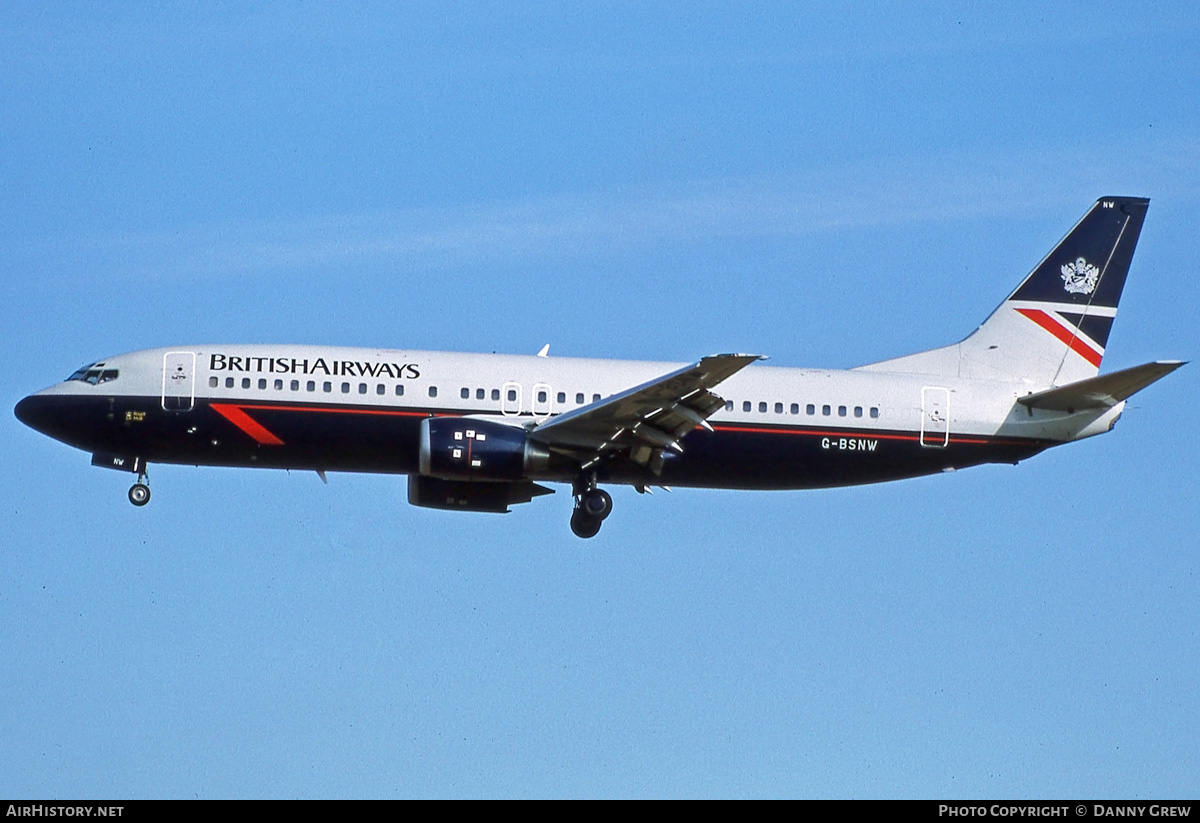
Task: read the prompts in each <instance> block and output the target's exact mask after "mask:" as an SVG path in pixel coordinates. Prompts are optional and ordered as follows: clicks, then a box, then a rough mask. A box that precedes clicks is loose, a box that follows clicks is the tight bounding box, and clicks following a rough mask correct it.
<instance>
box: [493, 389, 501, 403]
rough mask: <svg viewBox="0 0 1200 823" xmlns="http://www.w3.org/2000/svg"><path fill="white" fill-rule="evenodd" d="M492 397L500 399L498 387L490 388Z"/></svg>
mask: <svg viewBox="0 0 1200 823" xmlns="http://www.w3.org/2000/svg"><path fill="white" fill-rule="evenodd" d="M492 399H493V400H499V399H500V390H499V389H492Z"/></svg>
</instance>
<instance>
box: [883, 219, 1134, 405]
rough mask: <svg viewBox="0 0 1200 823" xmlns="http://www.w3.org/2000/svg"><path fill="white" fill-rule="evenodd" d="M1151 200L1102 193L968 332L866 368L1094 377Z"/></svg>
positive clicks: (1043, 378) (1060, 380) (1038, 380)
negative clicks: (949, 343)
mask: <svg viewBox="0 0 1200 823" xmlns="http://www.w3.org/2000/svg"><path fill="white" fill-rule="evenodd" d="M1149 203H1150V201H1149V200H1147V199H1145V198H1140V197H1102V198H1100V199H1099V200H1097V201H1096V203H1095V205H1093V206H1092V207H1091V208H1090V209H1089V210H1088V212H1087V214H1085V215H1084V216H1083V218H1082V219H1081V220H1080V221H1079V222H1078V223H1076V224H1075V227H1074V228H1073V229H1071V231H1070V232H1068V233H1067V236H1066V237H1064V238H1063V239H1062V240H1061V241H1059V243H1058V245H1057V246H1055V247H1054V250H1053V251H1051V252H1050V253H1049V254H1048V255H1046V257H1045V258H1044V259H1043V260H1042V262H1040V263H1039V264H1038V265H1037V266H1036V267H1035V268H1034V270H1033V272H1032V273H1030V275H1029V276H1028V277H1026V278H1025V280H1024V282H1022V283H1021V285H1020V286H1018V287H1017V289H1016V291H1014V292H1013V293H1012V294H1011V295H1010V296H1009V298H1008V299H1007V300H1005V301H1004V302H1003V303H1001V304H1000V306H999V307H998V308H997V309H996V310H995V311H994V312H992V314H991V316H989V317H988V319H987V320H985V321H984V323H983V325H981V326H980V327H979V328H978V329H976V330H975V332H974V333H973V334H971V336H970V337H968V338H967V339H966V340H964V341H962V342H961V343H959V344H957V345H955V346H948V347H946V348H944V349H936V350H934V351H930V352H924V353H922V354H916V355H910V356H909V357H901V358H897V359H895V360H887V361H884V362H882V363H875V364H872V365H870V366H865V367H863V368H864V369H867V370H872V371H897V372H899V371H911V372H916V373H933V374H949V375H957V376H961V377H974V378H985V379H998V380H1020V381H1024V382H1028V383H1031V384H1037V385H1042V386H1061V385H1065V384H1068V383H1074V382H1076V381H1078V380H1086V379H1087V378H1090V377H1095V376H1096V375H1097V374H1098V373H1099V371H1100V361H1101V360H1102V359H1103V357H1104V349H1105V346H1106V345H1108V334H1109V331H1110V330H1111V329H1112V324H1113V319H1114V318H1115V317H1116V316H1117V304H1118V302H1120V299H1121V292H1122V290H1123V289H1124V288H1125V277H1126V276H1127V275H1128V274H1129V264H1130V261H1131V260H1132V259H1133V251H1134V248H1135V247H1136V246H1137V240H1138V235H1139V234H1140V233H1141V230H1142V222H1143V221H1144V220H1145V218H1146V209H1147V207H1148V205H1149Z"/></svg>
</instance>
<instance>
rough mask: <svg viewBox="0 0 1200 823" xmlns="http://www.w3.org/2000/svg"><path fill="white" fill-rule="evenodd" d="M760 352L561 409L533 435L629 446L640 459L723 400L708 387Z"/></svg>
mask: <svg viewBox="0 0 1200 823" xmlns="http://www.w3.org/2000/svg"><path fill="white" fill-rule="evenodd" d="M760 359H762V358H761V356H760V355H756V354H716V355H711V356H709V357H703V358H701V359H700V360H699V361H698V362H696V363H693V364H692V365H690V366H685V367H683V368H682V369H679V370H677V371H673V372H670V373H669V374H665V375H663V376H661V377H657V378H655V379H654V380H651V381H649V382H646V383H643V384H641V385H640V386H634V387H633V388H631V389H627V390H625V391H623V392H619V393H617V394H614V395H612V396H611V397H607V398H604V399H603V400H598V401H596V402H595V403H592V404H590V405H587V406H582V407H580V408H578V409H574V410H572V411H569V412H566V413H564V414H560V415H559V416H557V417H555V418H554V419H552V420H549V421H547V422H545V423H543V424H542V425H540V426H537V427H536V428H534V429H533V430H532V431H531V432H530V437H531V438H532V439H534V440H536V441H538V442H539V443H542V444H543V445H545V446H547V447H548V448H551V449H556V450H560V451H563V450H565V451H585V452H595V453H604V452H612V451H628V452H629V453H630V456H631V458H632V459H634V461H635V462H638V463H648V462H650V461H651V460H652V459H653V458H654V456H655V454H656V453H661V450H662V449H674V450H676V451H679V450H680V447H679V440H680V439H682V438H683V436H684V435H686V434H687V433H688V432H690V431H692V430H693V429H694V428H696V427H697V426H702V427H706V426H707V420H708V418H709V417H711V416H712V415H713V414H715V413H716V412H717V410H718V409H720V408H721V407H722V406H724V404H725V401H724V400H722V399H721V398H720V397H718V396H717V395H716V394H714V393H713V392H712V391H710V389H712V388H713V387H715V386H716V385H717V384H719V383H721V382H722V381H724V380H726V379H727V378H729V377H730V376H732V375H734V374H736V373H737V372H739V371H741V370H742V369H744V368H745V367H746V366H748V365H750V364H751V363H753V362H754V361H756V360H760Z"/></svg>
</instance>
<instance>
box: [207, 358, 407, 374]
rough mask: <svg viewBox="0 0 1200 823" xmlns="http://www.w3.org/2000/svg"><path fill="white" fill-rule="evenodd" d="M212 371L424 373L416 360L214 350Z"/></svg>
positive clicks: (211, 359) (209, 363)
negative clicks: (375, 360)
mask: <svg viewBox="0 0 1200 823" xmlns="http://www.w3.org/2000/svg"><path fill="white" fill-rule="evenodd" d="M208 368H209V371H236V372H269V373H271V374H325V375H330V376H333V377H390V378H392V379H393V380H400V379H404V378H408V379H410V380H415V379H417V378H418V377H420V376H421V369H420V366H418V364H416V363H381V362H379V363H373V362H371V361H369V360H326V359H325V358H324V357H318V358H317V359H316V360H308V359H307V358H306V359H303V360H301V359H298V358H295V357H239V356H237V355H232V354H211V355H209V357H208Z"/></svg>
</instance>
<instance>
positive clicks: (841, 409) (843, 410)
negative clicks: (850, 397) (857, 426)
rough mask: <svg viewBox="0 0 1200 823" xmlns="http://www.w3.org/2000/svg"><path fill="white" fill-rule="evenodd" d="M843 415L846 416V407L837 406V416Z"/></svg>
mask: <svg viewBox="0 0 1200 823" xmlns="http://www.w3.org/2000/svg"><path fill="white" fill-rule="evenodd" d="M845 416H846V407H845V406H838V417H845Z"/></svg>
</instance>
